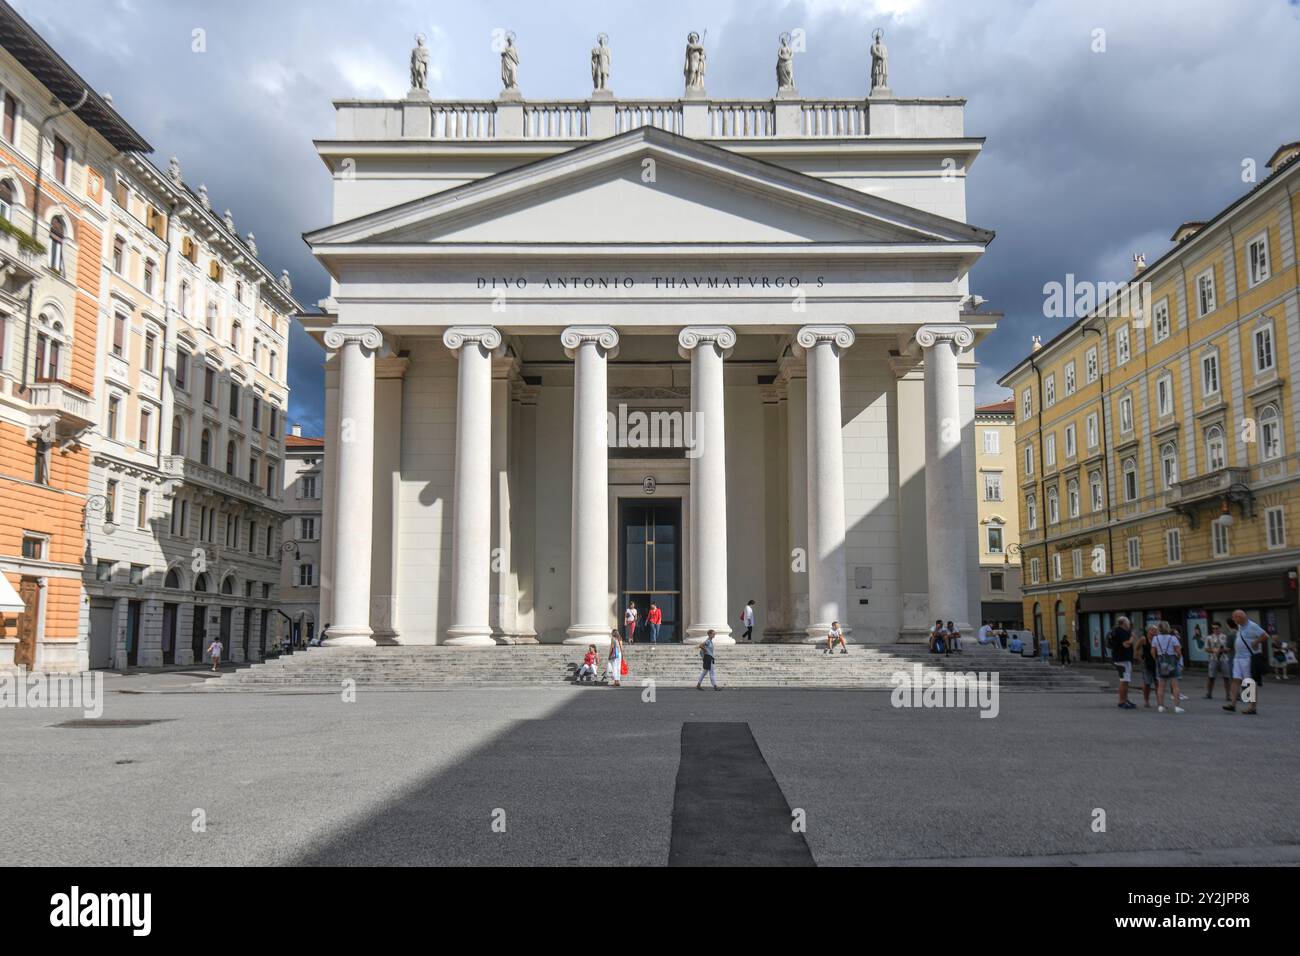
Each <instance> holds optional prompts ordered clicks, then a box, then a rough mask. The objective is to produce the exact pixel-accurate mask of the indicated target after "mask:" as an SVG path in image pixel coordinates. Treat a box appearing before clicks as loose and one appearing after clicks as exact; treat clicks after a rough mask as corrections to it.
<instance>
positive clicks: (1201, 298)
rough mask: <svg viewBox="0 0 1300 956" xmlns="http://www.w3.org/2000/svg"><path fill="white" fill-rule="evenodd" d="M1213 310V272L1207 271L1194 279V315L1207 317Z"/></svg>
mask: <svg viewBox="0 0 1300 956" xmlns="http://www.w3.org/2000/svg"><path fill="white" fill-rule="evenodd" d="M1214 309H1215V298H1214V270H1213V269H1207V270H1206V271H1204V272H1202V273H1201V274H1200V275H1199V276H1197V277H1196V314H1197V315H1198V316H1202V315H1209V314H1210V313H1211V312H1213V311H1214Z"/></svg>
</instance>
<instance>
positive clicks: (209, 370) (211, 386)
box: [203, 365, 217, 405]
mask: <svg viewBox="0 0 1300 956" xmlns="http://www.w3.org/2000/svg"><path fill="white" fill-rule="evenodd" d="M203 400H204V401H205V402H207V403H208V404H209V405H215V404H217V370H216V369H215V368H213V367H212V366H210V365H209V366H205V367H204V369H203Z"/></svg>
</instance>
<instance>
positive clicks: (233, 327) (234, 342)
mask: <svg viewBox="0 0 1300 956" xmlns="http://www.w3.org/2000/svg"><path fill="white" fill-rule="evenodd" d="M242 328H243V327H242V326H241V325H240V324H239V323H238V322H231V323H230V347H231V348H232V349H234V350H235V351H236V352H238V351H239V333H240V331H241V329H242Z"/></svg>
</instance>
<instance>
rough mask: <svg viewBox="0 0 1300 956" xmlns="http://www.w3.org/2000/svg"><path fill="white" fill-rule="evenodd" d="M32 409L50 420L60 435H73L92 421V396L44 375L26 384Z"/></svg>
mask: <svg viewBox="0 0 1300 956" xmlns="http://www.w3.org/2000/svg"><path fill="white" fill-rule="evenodd" d="M26 398H27V401H28V403H30V404H31V406H32V411H33V412H34V413H35V414H36V415H38V416H40V417H42V418H45V419H47V420H48V421H52V422H53V423H54V424H55V426H56V428H57V431H58V434H59V437H60V438H75V437H78V436H80V435H81V434H82V433H84V432H85V431H87V430H88V429H89V428H91V427H92V426H93V425H94V424H95V420H96V419H95V400H94V399H93V398H91V397H90V396H89V395H87V394H86V393H85V392H83V391H82V390H81V389H79V388H77V387H76V386H75V385H72V384H70V383H68V382H64V381H60V380H58V379H43V380H38V381H36V382H34V383H32V384H31V385H30V386H28V388H27V396H26Z"/></svg>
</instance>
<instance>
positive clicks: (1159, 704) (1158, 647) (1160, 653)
mask: <svg viewBox="0 0 1300 956" xmlns="http://www.w3.org/2000/svg"><path fill="white" fill-rule="evenodd" d="M1151 647H1152V650H1153V651H1154V652H1155V656H1156V679H1157V681H1158V683H1157V684H1156V712H1157V713H1160V714H1163V713H1164V712H1165V690H1166V688H1168V690H1169V691H1170V694H1169V704H1170V706H1172V707H1173V708H1174V713H1175V714H1181V713H1184V711H1183V708H1181V707H1179V706H1178V699H1179V698H1178V674H1179V670H1180V665H1181V663H1182V656H1183V648H1182V642H1181V641H1179V640H1178V635H1177V634H1175V633H1174V632H1173V630H1172V629H1171V628H1170V627H1169V622H1168V621H1161V622H1160V625H1159V627H1158V628H1157V633H1156V636H1155V638H1154V640H1152V642H1151Z"/></svg>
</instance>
